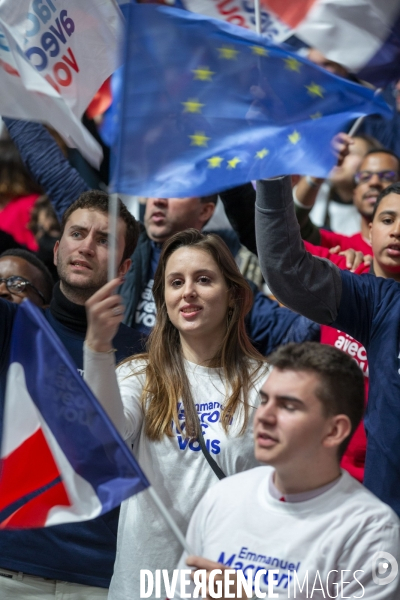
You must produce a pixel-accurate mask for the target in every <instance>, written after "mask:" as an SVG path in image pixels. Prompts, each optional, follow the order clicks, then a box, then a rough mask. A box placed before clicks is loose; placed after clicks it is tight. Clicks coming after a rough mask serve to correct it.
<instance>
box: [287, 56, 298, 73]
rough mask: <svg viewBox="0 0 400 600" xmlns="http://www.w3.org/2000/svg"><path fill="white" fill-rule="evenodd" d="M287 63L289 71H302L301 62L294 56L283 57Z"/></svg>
mask: <svg viewBox="0 0 400 600" xmlns="http://www.w3.org/2000/svg"><path fill="white" fill-rule="evenodd" d="M283 60H284V61H285V63H286V68H287V69H289V71H296V73H300V67H301V62H299V61H298V60H296V59H295V58H293V56H289V58H284V59H283Z"/></svg>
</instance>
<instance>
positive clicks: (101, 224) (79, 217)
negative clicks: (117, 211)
mask: <svg viewBox="0 0 400 600" xmlns="http://www.w3.org/2000/svg"><path fill="white" fill-rule="evenodd" d="M76 226H78V227H83V228H89V227H90V228H92V227H96V228H101V229H104V228H105V229H107V227H108V213H105V212H103V211H100V210H95V209H92V208H77V209H76V210H74V212H73V213H71V214H70V216H69V217H68V221H67V222H66V224H65V228H66V229H68V228H69V227H76Z"/></svg>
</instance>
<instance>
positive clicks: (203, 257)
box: [165, 246, 229, 341]
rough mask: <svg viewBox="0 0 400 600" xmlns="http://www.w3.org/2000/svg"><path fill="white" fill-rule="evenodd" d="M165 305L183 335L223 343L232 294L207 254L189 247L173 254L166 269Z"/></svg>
mask: <svg viewBox="0 0 400 600" xmlns="http://www.w3.org/2000/svg"><path fill="white" fill-rule="evenodd" d="M165 304H166V308H167V312H168V316H169V318H170V320H171V323H172V324H173V325H174V326H175V327H176V328H177V330H178V331H179V333H180V334H181V335H184V336H196V337H197V338H198V337H201V338H205V339H207V338H209V337H210V336H212V339H213V340H214V341H215V340H216V339H217V338H219V339H220V340H221V341H222V338H223V336H224V335H225V332H226V317H227V311H228V306H229V290H228V286H227V283H226V281H225V278H224V276H223V275H222V273H221V271H220V269H219V267H218V265H217V263H216V262H215V261H214V259H213V258H212V256H211V255H210V254H209V253H208V252H206V251H204V250H200V249H199V248H192V247H188V246H186V247H183V248H179V249H178V250H175V252H174V253H173V254H171V256H170V257H169V259H168V261H167V264H166V269H165Z"/></svg>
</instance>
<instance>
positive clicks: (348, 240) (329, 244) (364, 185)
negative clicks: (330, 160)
mask: <svg viewBox="0 0 400 600" xmlns="http://www.w3.org/2000/svg"><path fill="white" fill-rule="evenodd" d="M342 141H343V142H344V144H346V145H347V146H348V145H349V144H351V143H352V139H351V138H349V137H348V136H343V138H342ZM399 178H400V161H399V158H398V157H397V156H396V155H395V154H394V153H393V152H391V151H390V150H386V149H379V150H370V151H369V152H367V154H366V155H365V157H364V158H363V160H362V162H361V164H360V167H359V169H358V171H357V173H356V175H355V183H356V187H355V188H354V194H353V201H354V206H355V207H356V208H357V210H358V212H359V214H360V217H361V228H360V231H359V232H358V233H356V234H354V235H350V236H347V235H342V234H339V233H334V232H333V231H327V230H326V229H320V228H318V227H317V226H316V225H314V223H312V222H311V220H310V218H309V212H310V210H311V208H312V206H310V207H306V206H305V204H304V202H303V200H302V201H301V203H300V202H299V200H300V198H299V197H298V198H297V202H296V198H294V202H295V205H296V214H297V218H298V221H299V223H300V233H301V237H302V238H303V240H306V241H308V242H311V243H312V244H315V245H316V246H322V247H324V248H334V247H335V246H340V249H341V251H344V250H348V249H349V248H351V249H353V250H359V251H361V252H362V253H363V254H364V255H368V254H372V248H371V243H370V241H369V226H370V223H371V221H372V215H373V212H374V206H375V202H376V199H377V197H378V196H379V194H380V193H381V192H382V191H383V190H384V189H385V188H387V187H388V186H389V185H391V184H392V183H395V182H396V181H398V180H399ZM299 208H300V210H299ZM302 209H303V210H302Z"/></svg>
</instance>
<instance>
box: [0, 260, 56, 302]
mask: <svg viewBox="0 0 400 600" xmlns="http://www.w3.org/2000/svg"><path fill="white" fill-rule="evenodd" d="M15 276H18V277H23V278H24V279H25V280H27V281H29V283H30V284H31V285H26V286H25V289H23V290H22V291H17V290H12V291H11V292H10V291H9V290H8V289H7V286H6V283H5V281H1V282H0V298H3V299H4V300H8V301H9V302H14V303H15V304H20V303H21V302H22V300H24V299H25V298H28V300H30V301H31V302H33V304H36V306H43V305H44V301H43V299H42V298H41V296H40V294H38V292H37V291H36V290H39V292H41V293H42V294H45V291H46V290H45V289H44V285H43V276H42V274H41V272H40V271H39V269H37V268H36V267H35V266H34V265H32V264H31V263H29V262H28V261H27V260H25V259H24V258H21V257H20V256H3V257H2V258H0V279H8V278H9V277H15ZM32 286H33V287H32ZM21 287H23V285H22V286H21Z"/></svg>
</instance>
